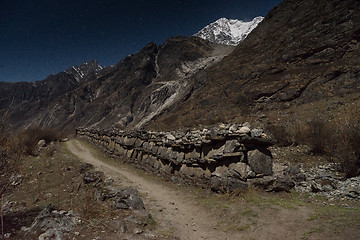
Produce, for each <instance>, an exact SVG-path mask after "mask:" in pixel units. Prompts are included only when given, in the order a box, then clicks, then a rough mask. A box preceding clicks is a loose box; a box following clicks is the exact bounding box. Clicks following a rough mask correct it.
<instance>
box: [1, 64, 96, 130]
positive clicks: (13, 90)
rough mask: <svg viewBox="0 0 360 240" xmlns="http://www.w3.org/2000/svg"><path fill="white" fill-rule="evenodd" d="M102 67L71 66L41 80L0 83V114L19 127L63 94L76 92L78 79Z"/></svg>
mask: <svg viewBox="0 0 360 240" xmlns="http://www.w3.org/2000/svg"><path fill="white" fill-rule="evenodd" d="M101 69H102V67H101V66H100V65H99V64H98V63H97V62H96V61H91V62H89V63H84V64H82V65H79V66H74V67H72V68H69V69H68V70H66V71H63V72H60V73H58V74H52V75H50V76H48V77H47V78H46V79H45V80H43V81H35V82H17V83H8V82H0V112H1V113H2V119H5V118H7V117H9V120H10V121H11V123H13V124H15V125H19V124H20V125H21V123H20V122H21V121H23V120H24V119H32V118H34V117H36V115H37V111H39V110H40V109H41V108H42V107H43V106H47V105H48V103H49V102H51V101H52V100H53V99H56V98H57V97H59V96H62V95H63V94H65V93H67V92H69V91H71V90H74V89H76V88H77V87H78V86H79V85H80V82H81V80H83V79H85V78H89V77H94V76H96V75H97V74H98V73H99V72H100V70H101Z"/></svg>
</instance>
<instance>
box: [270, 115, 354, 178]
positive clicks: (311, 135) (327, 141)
mask: <svg viewBox="0 0 360 240" xmlns="http://www.w3.org/2000/svg"><path fill="white" fill-rule="evenodd" d="M267 129H268V131H269V132H270V133H271V134H272V135H273V137H274V138H275V139H276V140H277V143H278V145H279V146H290V145H297V144H304V145H307V146H309V147H310V151H311V153H313V154H316V155H327V156H329V157H334V158H335V159H336V160H335V161H336V162H338V163H339V164H340V168H341V170H342V171H343V172H344V173H345V174H346V176H347V177H354V176H358V175H360V147H359V146H360V145H359V144H360V110H353V111H352V113H351V114H347V117H346V118H345V117H342V118H341V119H338V120H337V121H326V120H323V119H321V118H319V119H315V118H314V119H312V120H310V121H308V122H307V123H292V124H291V125H290V124H289V125H288V126H286V125H284V126H281V125H272V126H269V127H268V128H267Z"/></svg>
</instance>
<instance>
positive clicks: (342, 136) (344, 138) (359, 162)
mask: <svg viewBox="0 0 360 240" xmlns="http://www.w3.org/2000/svg"><path fill="white" fill-rule="evenodd" d="M336 140H337V145H336V146H335V148H334V151H335V156H336V157H337V158H338V159H339V160H340V166H341V168H342V170H343V171H344V172H345V173H346V176H347V177H354V176H358V175H360V147H359V144H360V116H359V115H357V116H356V117H354V118H351V120H350V121H345V122H343V125H342V127H341V130H340V131H338V132H337V139H336Z"/></svg>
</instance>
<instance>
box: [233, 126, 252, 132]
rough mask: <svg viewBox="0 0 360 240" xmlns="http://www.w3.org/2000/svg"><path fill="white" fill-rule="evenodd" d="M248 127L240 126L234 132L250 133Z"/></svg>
mask: <svg viewBox="0 0 360 240" xmlns="http://www.w3.org/2000/svg"><path fill="white" fill-rule="evenodd" d="M250 131H251V130H250V128H248V127H245V126H244V127H241V128H240V129H239V130H237V131H236V133H239V134H248V133H250Z"/></svg>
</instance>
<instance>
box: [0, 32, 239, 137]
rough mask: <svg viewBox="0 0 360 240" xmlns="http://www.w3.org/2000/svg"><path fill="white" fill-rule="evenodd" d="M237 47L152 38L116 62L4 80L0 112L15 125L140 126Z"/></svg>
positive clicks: (185, 93) (188, 39) (193, 39)
mask: <svg viewBox="0 0 360 240" xmlns="http://www.w3.org/2000/svg"><path fill="white" fill-rule="evenodd" d="M232 50H233V47H230V46H222V45H217V44H213V43H210V42H208V41H204V40H202V39H199V38H196V37H176V38H170V39H169V40H167V41H166V42H165V43H164V44H163V45H161V46H157V45H156V44H154V43H150V44H148V45H147V46H146V47H144V48H143V49H142V50H141V51H140V52H139V53H137V54H134V55H131V56H128V57H126V58H125V59H123V60H122V61H120V62H119V63H118V64H116V65H115V66H110V67H107V68H102V67H101V66H99V65H98V64H97V62H95V61H92V62H90V63H85V64H84V65H81V66H77V67H73V68H70V69H68V70H66V71H64V72H61V73H59V74H57V75H51V76H49V77H48V78H47V79H46V80H44V81H39V82H33V83H1V85H0V94H1V96H4V98H3V99H2V100H1V101H0V109H1V110H0V112H1V113H2V114H3V115H4V116H6V118H7V120H8V122H9V123H11V124H12V125H13V126H14V127H20V126H30V125H40V126H55V127H57V128H60V129H67V130H73V129H74V128H76V127H79V126H83V127H90V126H93V127H96V126H103V127H106V126H117V127H136V128H141V127H142V126H143V125H144V124H146V123H147V122H149V121H150V120H151V119H152V118H153V117H154V116H157V115H158V114H160V113H162V112H163V111H165V110H166V109H167V108H168V107H169V106H171V105H173V104H175V103H177V102H179V101H183V100H184V99H185V98H187V97H188V96H189V95H190V94H191V92H192V89H193V88H194V82H193V81H192V78H191V77H192V76H193V74H194V73H196V72H198V71H200V70H203V69H206V68H207V67H208V66H210V65H212V64H214V63H216V62H218V61H219V60H221V59H222V58H223V57H224V56H225V55H227V54H228V53H229V52H231V51H232Z"/></svg>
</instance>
